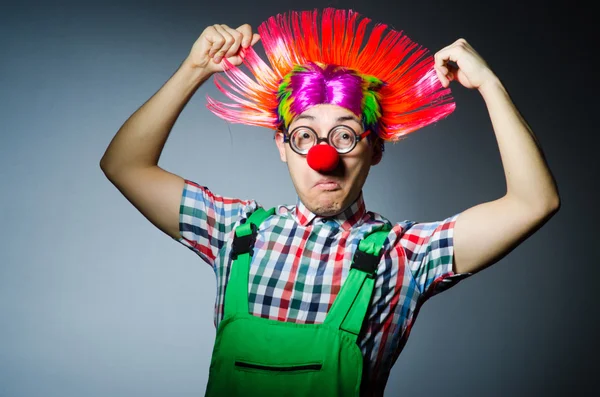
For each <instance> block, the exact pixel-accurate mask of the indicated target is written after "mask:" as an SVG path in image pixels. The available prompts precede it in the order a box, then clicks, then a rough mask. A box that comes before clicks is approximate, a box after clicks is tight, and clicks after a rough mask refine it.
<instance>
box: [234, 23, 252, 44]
mask: <svg viewBox="0 0 600 397" xmlns="http://www.w3.org/2000/svg"><path fill="white" fill-rule="evenodd" d="M235 30H236V31H238V32H239V33H241V34H242V47H244V48H248V47H249V46H250V45H251V43H252V40H253V35H252V27H251V26H250V25H248V24H247V23H245V24H243V25H241V26H238V27H237V28H236V29H235Z"/></svg>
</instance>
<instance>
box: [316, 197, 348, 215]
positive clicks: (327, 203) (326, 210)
mask: <svg viewBox="0 0 600 397" xmlns="http://www.w3.org/2000/svg"><path fill="white" fill-rule="evenodd" d="M307 207H308V206H307ZM311 207H312V208H311ZM311 207H309V208H308V209H309V210H311V211H312V212H313V213H314V214H316V215H318V216H335V215H337V214H339V213H340V212H342V211H343V210H344V209H343V208H342V200H335V199H333V198H328V197H320V198H319V200H316V201H315V202H314V203H312V205H311Z"/></svg>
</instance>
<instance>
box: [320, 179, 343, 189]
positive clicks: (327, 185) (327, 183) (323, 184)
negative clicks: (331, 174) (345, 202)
mask: <svg viewBox="0 0 600 397" xmlns="http://www.w3.org/2000/svg"><path fill="white" fill-rule="evenodd" d="M314 187H315V188H317V189H320V190H336V189H339V188H340V184H339V183H337V182H336V181H334V180H333V179H320V180H318V181H317V183H315V186H314Z"/></svg>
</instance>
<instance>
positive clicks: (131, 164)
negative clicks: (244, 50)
mask: <svg viewBox="0 0 600 397" xmlns="http://www.w3.org/2000/svg"><path fill="white" fill-rule="evenodd" d="M257 41H258V35H256V34H254V35H253V34H252V29H251V27H250V26H249V25H242V26H240V27H239V28H237V29H232V28H229V27H228V26H226V25H213V26H210V27H208V28H206V29H205V30H204V32H202V34H201V35H200V37H199V38H198V39H197V40H196V42H195V43H194V45H193V46H192V49H191V51H190V53H189V55H188V57H187V58H186V59H185V60H184V61H183V63H182V64H181V65H180V67H179V68H178V69H177V71H176V72H175V73H174V74H173V75H172V76H171V78H170V79H169V80H167V82H166V83H165V84H164V85H163V86H162V87H161V88H160V89H159V90H158V91H157V92H156V93H155V94H154V95H153V96H152V97H151V98H150V99H149V100H148V101H147V102H145V103H144V104H143V105H142V106H141V107H140V108H139V109H138V110H137V111H135V112H134V113H133V114H132V115H131V116H130V117H129V118H128V119H127V121H126V122H125V123H124V124H123V125H122V126H121V128H120V129H119V131H118V132H117V134H116V135H115V136H114V137H113V139H112V140H111V142H110V144H109V146H108V148H107V149H106V152H105V153H104V155H103V157H102V159H101V160H100V168H101V169H102V171H103V172H104V174H105V175H106V177H107V178H108V179H109V180H110V181H111V182H112V183H113V184H114V185H115V187H117V189H119V191H120V192H121V193H122V194H123V195H124V196H125V197H126V198H127V199H128V200H129V201H130V202H131V203H132V204H133V205H134V206H135V207H136V208H137V209H138V210H139V211H140V212H141V213H142V214H143V215H144V216H145V217H146V218H147V219H148V220H149V221H150V222H152V223H153V224H154V225H155V226H156V227H158V228H159V229H160V230H162V231H163V232H165V233H166V234H168V235H169V236H171V237H173V238H179V237H180V234H179V203H180V200H181V193H182V190H183V185H184V180H183V178H181V177H179V176H177V175H175V174H172V173H170V172H167V171H165V170H163V169H162V168H160V167H159V166H158V161H159V158H160V154H161V152H162V150H163V148H164V145H165V143H166V141H167V138H168V136H169V134H170V132H171V129H172V128H173V125H174V124H175V121H176V120H177V118H178V117H179V115H180V114H181V112H182V111H183V109H184V107H185V105H186V104H187V103H188V102H189V100H190V98H191V97H192V96H193V95H194V93H195V92H196V90H197V89H198V88H199V87H200V86H201V85H202V83H203V82H204V81H206V80H207V79H208V78H209V77H210V76H211V75H212V74H213V73H215V72H221V71H223V66H222V64H223V62H221V61H222V59H223V57H226V58H227V60H228V61H229V62H231V63H232V64H234V65H239V64H241V62H242V59H241V58H240V56H239V55H238V53H239V49H240V47H241V46H243V47H248V46H250V45H253V44H254V43H256V42H257Z"/></svg>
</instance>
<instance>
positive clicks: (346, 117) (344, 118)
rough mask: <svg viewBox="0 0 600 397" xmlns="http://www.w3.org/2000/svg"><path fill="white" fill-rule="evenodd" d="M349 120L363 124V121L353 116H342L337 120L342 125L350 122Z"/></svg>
mask: <svg viewBox="0 0 600 397" xmlns="http://www.w3.org/2000/svg"><path fill="white" fill-rule="evenodd" d="M348 120H354V121H356V122H357V123H358V124H361V121H360V120H359V119H358V117H356V116H354V115H352V116H341V117H338V118H337V120H336V121H337V122H338V123H341V122H342V121H348Z"/></svg>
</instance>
